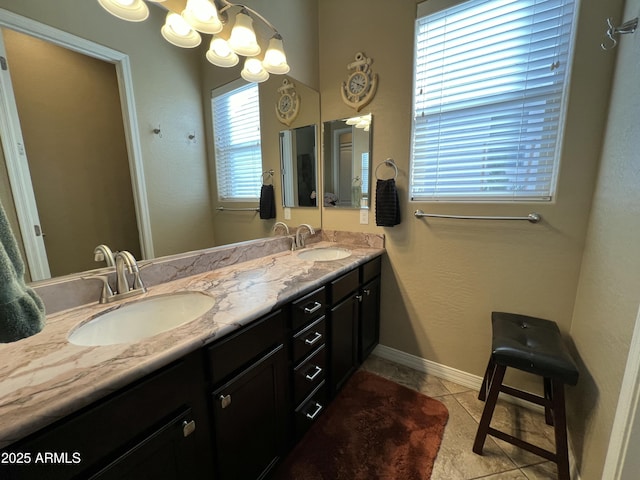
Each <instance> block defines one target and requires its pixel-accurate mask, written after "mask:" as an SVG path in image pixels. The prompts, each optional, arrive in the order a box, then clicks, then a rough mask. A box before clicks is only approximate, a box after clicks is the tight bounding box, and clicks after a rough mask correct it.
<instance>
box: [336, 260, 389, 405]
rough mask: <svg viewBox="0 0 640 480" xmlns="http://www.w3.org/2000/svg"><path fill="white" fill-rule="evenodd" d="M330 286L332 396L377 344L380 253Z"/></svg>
mask: <svg viewBox="0 0 640 480" xmlns="http://www.w3.org/2000/svg"><path fill="white" fill-rule="evenodd" d="M328 288H329V292H330V295H329V296H330V299H331V300H330V302H331V305H330V309H329V312H328V317H329V338H330V342H329V344H330V365H331V369H330V375H329V376H330V392H331V396H332V397H333V396H335V395H336V394H337V392H338V391H340V389H341V388H342V387H343V385H344V384H345V382H346V381H347V380H348V379H349V377H351V375H352V374H353V373H354V372H355V371H356V369H357V368H358V367H359V366H360V364H361V363H362V362H363V361H364V360H365V358H366V357H367V356H368V355H369V354H370V353H371V351H372V350H373V349H374V348H375V346H376V345H377V344H378V339H379V331H380V314H379V305H380V257H377V258H375V259H374V260H371V261H369V262H368V263H365V264H364V265H361V266H360V267H359V268H356V269H354V270H352V271H350V272H348V273H346V274H344V275H342V276H341V277H339V278H337V279H335V280H333V281H332V282H330V284H329V286H328Z"/></svg>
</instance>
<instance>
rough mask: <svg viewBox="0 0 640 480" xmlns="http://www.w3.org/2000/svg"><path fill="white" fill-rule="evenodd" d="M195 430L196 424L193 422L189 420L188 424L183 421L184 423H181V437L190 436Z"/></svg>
mask: <svg viewBox="0 0 640 480" xmlns="http://www.w3.org/2000/svg"><path fill="white" fill-rule="evenodd" d="M195 430H196V422H195V421H194V420H191V421H190V422H187V421H186V420H185V421H184V422H182V435H184V436H185V437H188V436H189V435H191V434H192V433H193V432H195Z"/></svg>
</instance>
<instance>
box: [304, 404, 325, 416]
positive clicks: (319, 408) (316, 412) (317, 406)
mask: <svg viewBox="0 0 640 480" xmlns="http://www.w3.org/2000/svg"><path fill="white" fill-rule="evenodd" d="M321 411H322V405H320V404H319V403H318V402H316V411H315V412H313V413H307V418H309V419H311V420H315V418H316V417H317V416H318V414H319V413H320V412H321Z"/></svg>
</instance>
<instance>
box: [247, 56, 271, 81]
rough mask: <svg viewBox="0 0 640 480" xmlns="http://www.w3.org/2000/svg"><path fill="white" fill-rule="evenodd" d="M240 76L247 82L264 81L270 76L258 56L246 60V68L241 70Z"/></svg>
mask: <svg viewBox="0 0 640 480" xmlns="http://www.w3.org/2000/svg"><path fill="white" fill-rule="evenodd" d="M240 76H241V77H242V78H244V79H245V80H246V81H247V82H256V83H260V82H264V81H265V80H267V79H268V78H269V72H267V71H266V70H265V69H264V67H263V66H262V62H261V61H260V60H258V59H257V58H247V59H246V60H245V61H244V68H243V69H242V71H241V72H240Z"/></svg>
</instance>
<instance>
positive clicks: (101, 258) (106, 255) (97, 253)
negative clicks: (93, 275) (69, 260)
mask: <svg viewBox="0 0 640 480" xmlns="http://www.w3.org/2000/svg"><path fill="white" fill-rule="evenodd" d="M93 259H94V260H95V261H96V262H107V267H115V265H116V262H115V260H114V257H113V252H112V251H111V249H110V248H109V247H108V246H107V245H105V244H102V245H98V246H97V247H96V248H95V250H94V251H93Z"/></svg>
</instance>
